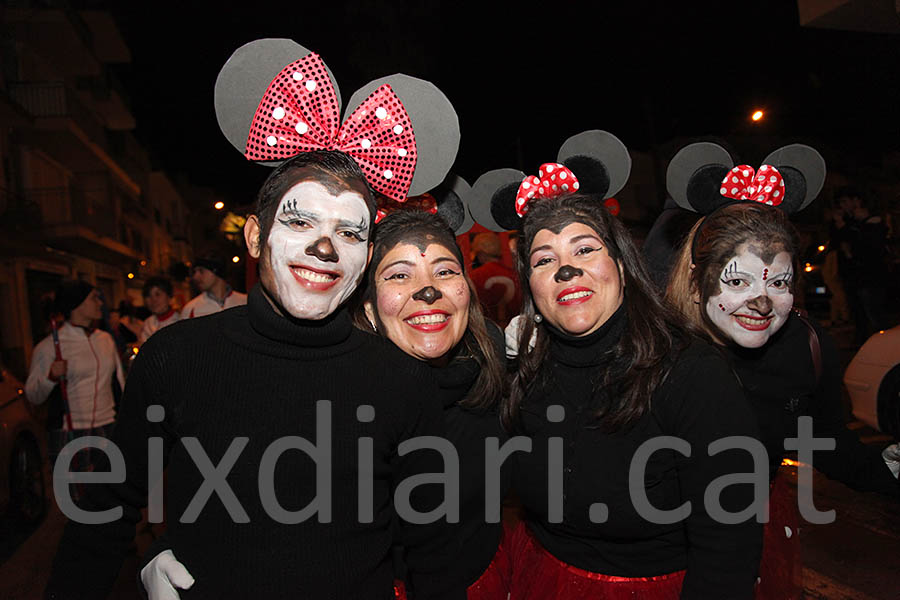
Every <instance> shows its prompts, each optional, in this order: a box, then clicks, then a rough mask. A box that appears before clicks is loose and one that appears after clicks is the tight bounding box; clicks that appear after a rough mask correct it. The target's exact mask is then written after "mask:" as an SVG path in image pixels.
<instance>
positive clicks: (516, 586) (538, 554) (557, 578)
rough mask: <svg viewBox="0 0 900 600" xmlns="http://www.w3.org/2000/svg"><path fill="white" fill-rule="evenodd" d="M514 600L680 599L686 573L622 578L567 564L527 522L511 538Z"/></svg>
mask: <svg viewBox="0 0 900 600" xmlns="http://www.w3.org/2000/svg"><path fill="white" fill-rule="evenodd" d="M507 550H508V551H509V552H510V555H511V556H510V560H511V562H512V573H511V577H510V598H511V599H513V600H570V599H573V598H578V599H582V600H632V599H634V598H641V599H642V600H678V598H679V596H680V595H681V584H682V582H683V581H684V575H685V572H684V571H676V572H675V573H668V574H665V575H656V576H653V577H619V576H615V575H604V574H602V573H593V572H591V571H585V570H584V569H579V568H577V567H573V566H572V565H568V564H566V563H564V562H562V561H561V560H559V559H558V558H556V557H555V556H553V555H552V554H550V553H549V552H547V550H545V549H544V548H543V546H541V545H540V543H539V542H538V541H537V540H536V539H535V538H534V536H533V535H532V534H531V532H530V531H529V530H528V528H527V527H526V526H525V523H519V525H518V527H517V528H516V530H515V531H514V532H513V533H512V535H511V536H510V543H509V544H508V548H507Z"/></svg>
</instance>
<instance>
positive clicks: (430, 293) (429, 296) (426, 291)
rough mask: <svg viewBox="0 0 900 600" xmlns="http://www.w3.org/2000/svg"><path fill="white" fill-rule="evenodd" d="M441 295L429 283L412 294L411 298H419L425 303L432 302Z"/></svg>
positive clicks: (441, 295)
mask: <svg viewBox="0 0 900 600" xmlns="http://www.w3.org/2000/svg"><path fill="white" fill-rule="evenodd" d="M443 296H444V295H443V294H442V293H441V291H440V290H437V289H435V288H433V287H431V286H430V285H428V286H425V287H423V288H422V289H421V290H419V291H418V292H416V293H415V294H413V295H412V297H413V300H421V301H422V302H424V303H426V304H434V303H435V302H437V301H438V300H440V299H441V298H442V297H443Z"/></svg>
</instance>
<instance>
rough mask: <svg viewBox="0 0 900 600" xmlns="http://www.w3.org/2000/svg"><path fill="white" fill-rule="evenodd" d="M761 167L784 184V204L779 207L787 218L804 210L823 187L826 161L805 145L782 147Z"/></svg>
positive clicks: (768, 157)
mask: <svg viewBox="0 0 900 600" xmlns="http://www.w3.org/2000/svg"><path fill="white" fill-rule="evenodd" d="M763 164H764V165H772V166H773V167H775V168H776V169H778V172H779V173H781V177H782V179H783V180H784V201H783V202H782V203H781V204H780V205H779V206H778V207H779V208H781V209H782V210H784V211H785V212H786V213H788V214H793V213H795V212H797V211H800V210H803V209H804V208H806V207H807V206H808V205H809V203H810V202H812V201H813V200H815V199H816V197H817V196H818V195H819V192H821V191H822V186H823V185H824V184H825V173H826V169H825V159H824V158H822V155H821V154H819V152H818V151H817V150H816V149H815V148H811V147H810V146H806V145H804V144H790V145H788V146H783V147H781V148H779V149H778V150H775V151H774V152H772V153H771V154H769V155H768V156H767V157H766V158H765V160H764V161H763Z"/></svg>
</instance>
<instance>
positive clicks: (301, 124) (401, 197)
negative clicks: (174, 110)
mask: <svg viewBox="0 0 900 600" xmlns="http://www.w3.org/2000/svg"><path fill="white" fill-rule="evenodd" d="M215 107H216V117H217V119H218V121H219V127H220V128H221V129H222V133H224V134H225V137H226V138H228V141H230V142H231V144H232V145H233V146H234V147H235V148H237V149H238V150H239V151H240V152H241V153H243V154H244V156H246V157H247V159H248V160H253V161H256V162H259V163H261V164H265V165H267V166H273V167H274V166H277V165H279V164H281V163H282V162H284V161H286V160H288V159H290V158H292V157H294V156H297V155H298V154H300V153H301V152H309V151H315V150H338V151H341V152H344V153H345V154H348V155H349V156H351V157H352V158H353V159H354V160H355V161H356V162H357V164H359V166H360V168H361V169H362V171H363V173H364V174H365V176H366V179H367V181H368V182H369V184H370V185H371V186H372V188H373V189H374V190H376V191H377V192H379V193H381V194H383V195H385V196H387V197H388V198H391V199H393V200H396V201H398V202H403V201H405V200H406V198H407V197H408V196H416V195H419V194H422V193H424V192H426V191H428V190H429V189H431V188H433V187H435V186H437V185H438V184H439V183H441V181H442V180H443V179H444V176H445V175H446V174H447V172H448V171H449V170H450V167H451V165H452V164H453V161H454V160H455V158H456V152H457V150H458V148H459V121H458V119H457V116H456V112H455V111H454V110H453V106H452V105H451V104H450V101H449V100H447V97H446V96H445V95H444V94H443V93H442V92H441V91H440V90H439V89H438V88H437V87H435V86H434V85H433V84H431V83H429V82H427V81H423V80H421V79H416V78H415V77H409V76H408V75H402V74H396V75H391V76H388V77H384V78H381V79H378V80H376V81H373V82H370V83H369V84H367V85H365V86H363V87H362V88H361V89H360V90H358V91H357V92H356V93H354V94H353V96H352V97H351V98H350V102H349V103H348V110H347V112H346V113H345V115H344V119H343V121H341V118H340V114H341V99H340V91H339V89H338V86H337V83H336V81H335V79H334V76H333V75H332V74H331V71H330V70H329V69H328V67H327V66H326V65H325V63H324V62H323V61H322V59H321V58H320V57H319V56H318V55H317V54H314V53H312V52H310V51H309V50H307V49H306V48H304V47H303V46H301V45H299V44H297V43H296V42H294V41H293V40H288V39H262V40H256V41H254V42H250V43H249V44H245V45H244V46H241V47H240V48H238V49H237V50H236V51H235V52H234V54H232V55H231V57H230V58H229V59H228V61H227V62H226V63H225V65H224V66H223V67H222V70H221V71H220V72H219V76H218V78H217V79H216V87H215ZM351 108H352V111H351V110H350V109H351Z"/></svg>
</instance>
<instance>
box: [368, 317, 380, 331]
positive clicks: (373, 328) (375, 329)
mask: <svg viewBox="0 0 900 600" xmlns="http://www.w3.org/2000/svg"><path fill="white" fill-rule="evenodd" d="M369 325H371V326H372V331H375V332H377V331H378V325H376V324H375V321H373V320H371V319H369Z"/></svg>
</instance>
